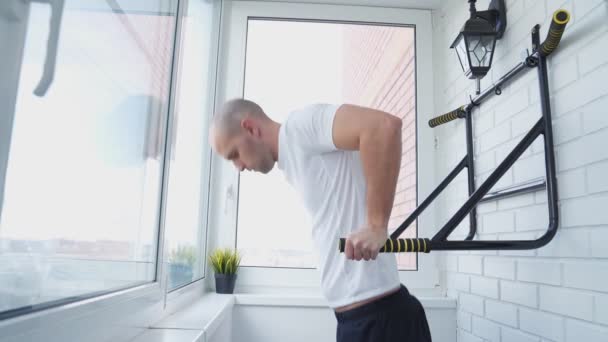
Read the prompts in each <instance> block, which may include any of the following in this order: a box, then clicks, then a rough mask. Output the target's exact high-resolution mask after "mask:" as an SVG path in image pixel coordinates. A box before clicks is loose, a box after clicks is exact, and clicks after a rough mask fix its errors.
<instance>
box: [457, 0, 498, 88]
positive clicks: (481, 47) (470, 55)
mask: <svg viewBox="0 0 608 342" xmlns="http://www.w3.org/2000/svg"><path fill="white" fill-rule="evenodd" d="M475 1H476V0H469V5H470V8H469V11H470V12H471V17H470V18H469V19H468V20H467V21H466V22H465V23H464V25H463V26H462V29H461V30H460V32H459V33H458V36H457V37H456V39H454V42H453V43H452V45H451V46H450V48H453V49H456V54H457V55H458V59H459V60H460V66H461V67H462V71H463V72H464V74H465V76H467V77H468V78H470V79H476V80H477V94H479V80H480V79H482V78H483V77H484V76H485V75H486V74H487V73H488V70H490V67H491V66H492V57H493V55H494V47H495V46H496V40H498V39H500V38H502V35H503V33H504V31H505V27H506V25H507V17H506V13H505V2H504V0H492V1H491V2H490V6H489V7H488V10H487V11H477V10H476V9H475Z"/></svg>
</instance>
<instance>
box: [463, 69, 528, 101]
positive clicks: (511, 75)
mask: <svg viewBox="0 0 608 342" xmlns="http://www.w3.org/2000/svg"><path fill="white" fill-rule="evenodd" d="M529 67H533V66H531V65H529V63H528V60H527V59H526V60H525V61H523V62H521V63H519V64H517V65H516V66H515V67H513V69H511V70H509V71H508V72H507V73H506V74H504V75H503V76H502V77H501V78H500V79H499V80H498V81H497V82H496V83H494V84H493V85H492V86H490V87H488V88H486V89H485V90H484V91H482V92H481V94H479V95H477V96H475V98H473V99H472V103H469V104H468V105H466V106H465V107H464V110H466V111H471V110H472V109H473V107H474V106H475V105H476V104H477V105H478V104H480V103H481V101H483V100H484V99H485V98H486V97H488V96H490V95H492V94H494V93H495V91H496V88H500V87H501V86H502V85H503V84H505V83H506V82H508V81H510V80H511V79H512V78H514V77H515V76H517V75H518V74H519V73H520V72H521V71H522V70H525V69H527V68H529Z"/></svg>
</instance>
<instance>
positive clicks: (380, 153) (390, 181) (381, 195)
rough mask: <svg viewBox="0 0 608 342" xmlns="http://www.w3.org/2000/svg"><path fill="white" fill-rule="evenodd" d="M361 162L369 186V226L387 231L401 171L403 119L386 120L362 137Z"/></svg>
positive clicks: (391, 117) (371, 128) (360, 145)
mask: <svg viewBox="0 0 608 342" xmlns="http://www.w3.org/2000/svg"><path fill="white" fill-rule="evenodd" d="M359 150H360V154H361V161H362V163H363V171H364V173H365V178H366V183H367V198H366V199H367V221H368V222H367V223H368V224H369V225H371V226H372V228H377V229H386V228H387V227H388V220H389V218H390V215H391V211H392V209H393V203H394V200H395V188H396V186H397V179H398V177H399V170H400V168H401V119H399V118H396V117H393V116H390V117H389V116H387V119H386V120H381V121H380V122H379V123H378V125H376V126H375V127H370V129H369V130H367V132H365V134H362V135H361V141H360V142H359Z"/></svg>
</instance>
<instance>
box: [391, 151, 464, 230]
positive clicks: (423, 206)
mask: <svg viewBox="0 0 608 342" xmlns="http://www.w3.org/2000/svg"><path fill="white" fill-rule="evenodd" d="M466 165H467V158H466V157H464V158H462V160H461V161H460V162H459V163H458V165H456V167H454V169H453V170H452V171H451V172H450V173H449V174H448V175H447V177H445V179H444V180H443V181H442V182H441V183H439V185H438V186H437V187H436V188H435V190H433V192H431V194H430V195H429V196H428V197H427V198H426V199H425V200H424V201H423V202H422V203H420V205H418V207H416V209H414V211H413V212H412V213H411V214H410V216H408V217H407V218H406V219H405V221H403V223H402V224H401V225H400V226H399V227H398V228H397V229H395V231H394V232H393V233H392V234H391V239H397V238H398V237H399V235H401V234H402V233H403V231H405V229H407V227H409V226H410V225H411V224H412V222H414V221H415V220H416V218H418V216H419V215H420V213H422V212H423V211H424V209H426V207H427V206H428V205H429V204H431V202H433V200H434V199H435V198H436V197H437V196H439V194H440V193H441V192H442V191H443V190H444V189H445V188H446V187H447V186H448V185H449V184H450V183H451V182H452V180H454V178H456V176H458V174H459V173H460V171H462V169H464V168H465V166H466Z"/></svg>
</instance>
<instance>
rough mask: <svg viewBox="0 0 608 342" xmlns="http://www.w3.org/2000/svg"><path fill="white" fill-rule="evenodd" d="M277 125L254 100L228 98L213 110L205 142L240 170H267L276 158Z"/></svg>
mask: <svg viewBox="0 0 608 342" xmlns="http://www.w3.org/2000/svg"><path fill="white" fill-rule="evenodd" d="M278 126H279V125H278V124H277V123H275V122H274V121H272V120H271V119H270V118H269V117H268V116H267V115H266V114H265V113H264V111H263V110H262V108H261V107H260V106H259V105H258V104H256V103H255V102H253V101H249V100H245V99H232V100H230V101H227V102H226V103H224V104H223V105H222V107H221V108H220V109H219V110H218V111H217V112H216V113H215V116H214V117H213V121H212V123H211V127H210V132H209V133H210V134H209V141H210V143H211V146H212V147H213V149H214V150H215V151H216V152H217V153H219V154H220V155H221V156H223V157H224V158H225V159H227V160H230V161H232V162H233V163H234V165H235V166H236V167H237V168H238V169H239V170H240V171H242V170H245V169H246V170H252V171H258V172H263V173H267V172H269V171H270V170H271V169H272V168H273V166H274V163H275V161H276V160H277V157H276V155H277V152H276V150H277V148H276V141H277V139H278Z"/></svg>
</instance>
